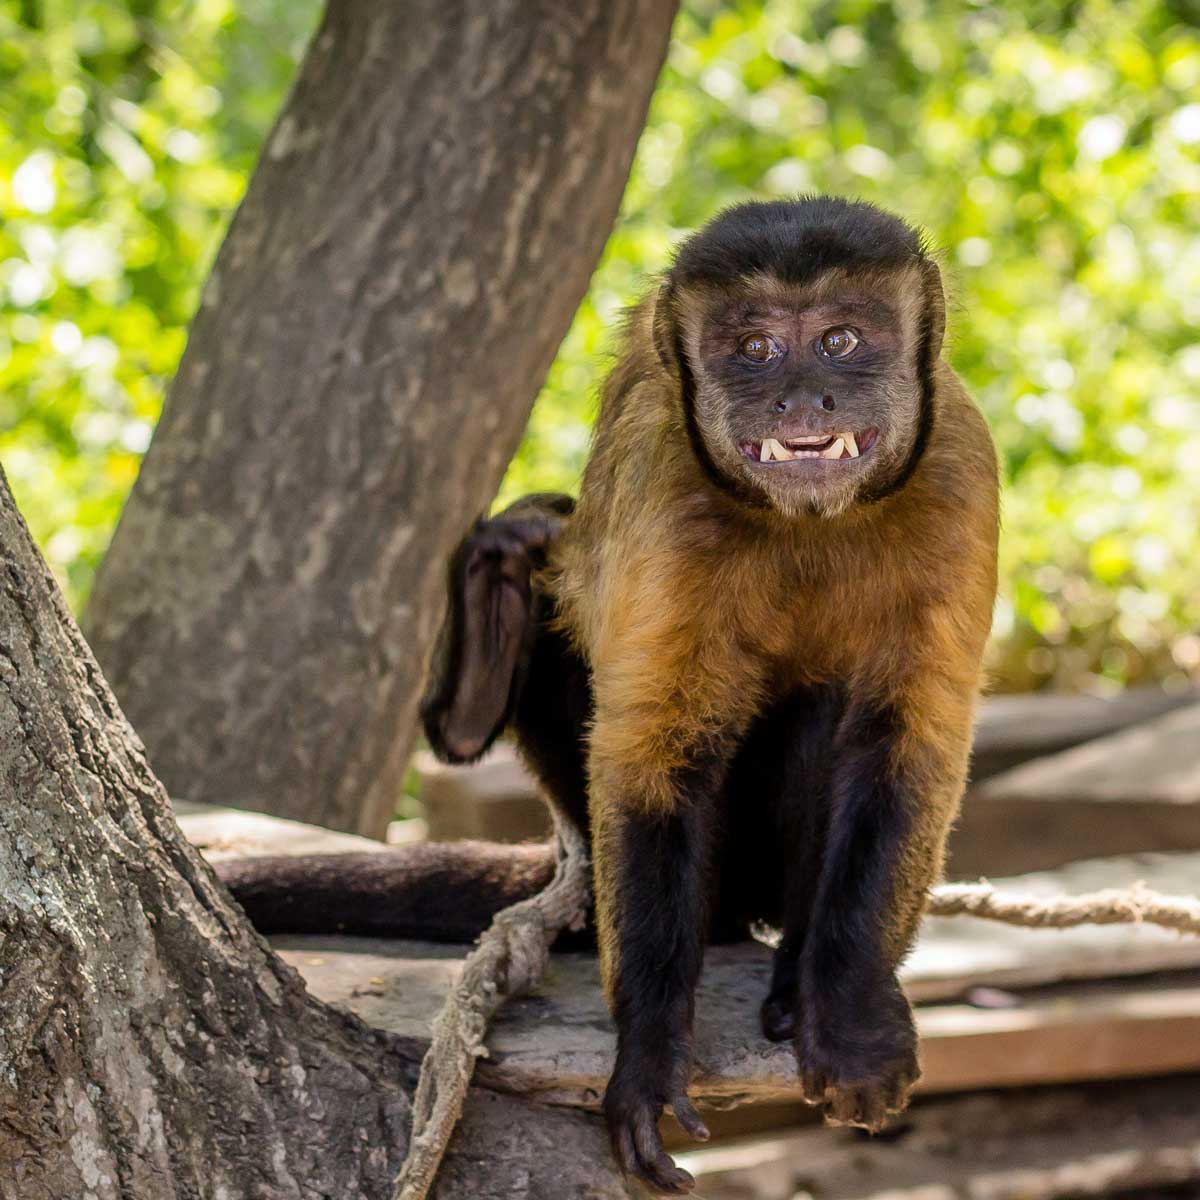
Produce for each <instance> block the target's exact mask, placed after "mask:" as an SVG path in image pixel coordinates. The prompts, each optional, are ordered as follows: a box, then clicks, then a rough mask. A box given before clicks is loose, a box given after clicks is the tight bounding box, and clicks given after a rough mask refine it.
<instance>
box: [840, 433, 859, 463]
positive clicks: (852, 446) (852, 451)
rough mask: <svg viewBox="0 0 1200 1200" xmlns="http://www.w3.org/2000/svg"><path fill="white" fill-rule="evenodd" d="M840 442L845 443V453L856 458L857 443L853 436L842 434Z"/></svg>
mask: <svg viewBox="0 0 1200 1200" xmlns="http://www.w3.org/2000/svg"><path fill="white" fill-rule="evenodd" d="M842 441H843V442H845V443H846V451H847V453H848V454H849V455H850V457H851V458H857V457H858V442H857V441H856V440H855V438H854V434H852V433H843V434H842Z"/></svg>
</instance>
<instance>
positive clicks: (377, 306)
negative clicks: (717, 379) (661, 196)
mask: <svg viewBox="0 0 1200 1200" xmlns="http://www.w3.org/2000/svg"><path fill="white" fill-rule="evenodd" d="M675 7H676V0H572V2H571V3H566V4H564V3H559V2H558V0H545V2H534V0H490V2H489V3H486V4H485V3H478V2H476V3H467V2H466V0H458V2H455V0H408V2H406V3H404V4H380V3H376V2H375V0H333V2H332V3H331V4H330V7H329V10H328V12H327V14H326V17H325V21H324V23H323V25H322V27H321V29H320V31H319V32H318V33H317V35H316V36H315V38H314V40H313V43H312V45H311V47H310V48H309V52H308V55H307V57H306V59H305V62H304V64H303V67H302V68H301V71H300V74H299V78H298V80H297V83H296V86H295V89H294V91H293V93H292V95H291V97H290V99H289V100H288V102H287V105H286V107H285V110H284V112H283V115H282V116H281V118H280V120H279V122H278V124H277V126H276V128H275V130H274V131H273V133H272V134H271V137H270V138H269V140H268V142H267V145H266V149H265V151H264V154H263V157H262V161H261V162H260V164H259V167H258V170H257V172H256V173H255V176H254V178H253V180H252V182H251V185H250V189H249V192H248V194H247V196H246V198H245V200H244V202H243V204H242V206H241V208H240V210H239V211H238V213H237V216H236V218H235V219H234V222H233V225H232V227H231V229H230V232H229V236H228V238H227V239H226V241H225V244H224V246H223V247H222V249H221V253H220V255H219V257H218V259H217V263H216V267H215V269H214V271H213V275H212V278H211V279H210V281H209V284H208V287H207V290H206V292H205V295H204V299H203V302H202V304H201V307H200V310H199V312H198V313H197V316H196V319H195V322H194V324H193V327H192V334H191V339H190V342H189V345H188V348H187V351H186V353H185V354H184V358H183V361H182V363H181V366H180V369H179V374H178V376H177V378H176V380H175V384H174V386H173V388H172V390H171V394H170V398H169V400H168V403H167V405H166V408H165V411H164V413H163V417H162V420H161V422H160V424H159V428H158V431H157V433H156V434H155V437H154V441H153V444H152V445H151V447H150V450H149V453H148V455H147V457H146V461H145V463H144V465H143V467H142V471H141V475H140V477H139V479H138V481H137V485H136V487H135V488H134V491H133V493H132V495H131V496H130V499H129V502H128V504H127V505H126V508H125V512H124V514H123V515H122V518H121V523H120V526H119V528H118V530H117V533H116V536H115V538H114V540H113V544H112V547H111V549H110V550H109V553H108V556H107V559H106V560H105V562H104V564H103V567H102V569H101V571H100V574H99V577H98V579H97V582H96V588H95V592H94V594H93V597H92V601H91V605H90V608H89V610H88V614H87V621H86V627H87V631H88V636H89V640H90V641H91V643H92V645H93V646H94V648H95V651H96V655H97V657H98V659H99V660H100V662H101V664H102V665H103V667H104V669H105V671H106V673H107V674H108V676H109V678H110V679H111V680H112V683H113V687H114V690H115V691H116V693H117V695H118V696H119V697H120V699H121V702H122V704H123V705H124V706H125V708H126V709H127V711H128V712H129V715H130V718H131V719H132V721H133V723H134V725H135V726H136V727H137V729H138V730H139V732H140V733H141V735H142V737H143V738H144V739H145V741H146V745H147V747H148V750H149V755H150V760H151V762H152V763H153V764H154V767H155V770H156V771H158V772H159V773H160V774H161V776H162V777H163V779H164V781H165V782H166V784H167V786H168V788H169V789H170V790H171V792H172V794H173V795H175V796H176V797H177V798H186V799H190V800H204V801H213V802H217V803H221V804H231V805H234V806H237V807H243V808H253V809H262V810H266V811H269V812H273V813H277V814H280V815H284V816H289V817H296V818H300V819H303V820H307V821H314V822H317V823H320V824H323V825H327V826H331V827H334V828H339V829H348V830H353V831H356V832H360V833H366V834H370V835H373V836H381V835H382V834H383V831H384V828H385V826H386V824H387V821H388V819H389V818H390V816H391V814H392V811H393V809H394V806H395V803H396V800H397V798H398V797H399V795H400V792H401V786H402V779H403V773H404V770H405V766H406V764H407V761H408V757H409V753H410V750H411V745H412V726H413V717H414V710H415V704H416V698H417V695H418V692H419V689H420V686H421V681H422V676H423V672H424V668H425V663H426V658H427V653H428V649H429V647H430V644H431V641H432V635H433V633H434V631H435V625H436V622H437V620H438V617H439V614H440V607H441V603H442V600H441V594H440V593H441V586H442V572H443V564H444V561H445V559H446V557H447V555H448V553H449V551H450V549H451V547H452V545H453V543H454V542H455V541H456V539H457V538H458V537H459V536H460V535H461V534H462V532H463V530H464V528H465V526H466V525H467V523H468V522H469V520H470V519H471V518H472V517H473V516H474V515H475V514H476V513H478V512H479V511H481V510H482V509H483V508H484V507H485V506H486V505H487V503H488V502H489V501H490V499H491V497H492V496H493V495H494V493H495V489H496V487H497V486H498V483H499V480H500V478H501V475H502V473H503V471H504V468H505V465H506V464H507V463H508V461H509V458H510V457H511V455H512V453H513V451H514V449H515V448H516V445H517V443H518V440H519V438H520V436H521V432H522V430H523V428H524V425H525V422H526V419H527V417H528V413H529V408H530V406H531V404H532V401H533V398H534V396H535V395H536V393H537V390H538V387H539V386H540V384H541V382H542V379H543V378H544V376H545V373H546V371H547V369H548V367H549V364H550V362H551V360H552V359H553V356H554V353H555V350H556V348H557V346H558V344H559V341H560V340H561V338H562V336H563V334H564V333H565V331H566V329H567V326H568V323H569V321H570V319H571V315H572V314H573V312H574V310H575V308H576V306H577V304H578V302H579V299H580V298H581V296H582V294H583V292H584V289H585V287H586V285H587V281H588V278H589V275H590V273H591V270H592V268H593V266H594V264H595V262H596V259H597V258H598V256H599V254H600V251H601V249H602V247H603V244H604V241H605V238H606V236H607V234H608V231H609V228H610V226H611V223H612V220H613V217H614V215H615V212H616V209H617V205H618V203H619V200H620V196H621V192H622V189H623V186H624V183H625V180H626V176H627V174H628V169H629V164H630V161H631V158H632V154H633V150H634V146H635V144H636V141H637V137H638V133H639V131H640V130H641V127H642V123H643V121H644V118H645V111H646V107H647V104H648V101H649V97H650V94H651V91H652V88H653V84H654V80H655V77H656V75H657V72H658V69H659V66H660V64H661V62H662V59H663V55H664V53H665V49H666V44H667V39H668V35H669V29H670V24H671V18H672V16H673V13H674V10H675Z"/></svg>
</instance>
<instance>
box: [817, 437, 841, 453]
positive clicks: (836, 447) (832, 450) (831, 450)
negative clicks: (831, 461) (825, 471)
mask: <svg viewBox="0 0 1200 1200" xmlns="http://www.w3.org/2000/svg"><path fill="white" fill-rule="evenodd" d="M845 445H846V443H845V442H844V441H843V440H842V439H841V438H838V440H837V441H836V442H834V443H833V445H832V446H830V447H829V449H828V450H822V451H821V457H822V458H841V457H842V450H843V449H844V448H845Z"/></svg>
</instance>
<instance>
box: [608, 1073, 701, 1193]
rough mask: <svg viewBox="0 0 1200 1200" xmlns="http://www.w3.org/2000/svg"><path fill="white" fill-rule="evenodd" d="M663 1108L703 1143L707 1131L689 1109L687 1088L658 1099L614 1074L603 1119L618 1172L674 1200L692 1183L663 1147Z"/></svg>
mask: <svg viewBox="0 0 1200 1200" xmlns="http://www.w3.org/2000/svg"><path fill="white" fill-rule="evenodd" d="M664 1104H669V1105H670V1106H671V1110H672V1112H674V1114H675V1119H676V1120H677V1121H678V1122H679V1123H680V1125H682V1126H683V1128H684V1129H686V1130H687V1132H688V1133H689V1134H691V1136H692V1137H694V1138H696V1140H697V1141H701V1142H706V1141H708V1138H709V1133H708V1128H707V1127H706V1126H705V1124H704V1122H703V1121H702V1120H701V1119H700V1114H699V1113H698V1112H697V1111H696V1110H695V1108H693V1107H692V1102H691V1101H690V1100H689V1099H688V1098H687V1092H686V1090H683V1089H680V1090H679V1091H678V1092H677V1093H676V1094H674V1095H671V1096H669V1097H668V1098H667V1099H666V1100H665V1101H663V1100H660V1099H659V1098H658V1094H657V1092H656V1091H655V1090H654V1089H653V1088H652V1087H650V1086H648V1084H647V1082H646V1081H645V1080H644V1079H643V1080H642V1081H639V1082H636V1083H635V1082H632V1081H630V1082H628V1083H626V1082H623V1081H620V1080H618V1079H617V1078H616V1076H615V1075H614V1077H613V1079H612V1080H611V1081H610V1083H609V1085H608V1090H607V1091H606V1092H605V1094H604V1116H605V1118H606V1120H607V1121H608V1133H609V1137H610V1138H611V1139H612V1147H613V1154H614V1155H615V1156H616V1159H617V1162H618V1164H619V1165H620V1167H621V1170H622V1171H624V1172H625V1174H627V1175H632V1176H634V1177H636V1178H637V1179H640V1180H642V1181H643V1182H644V1183H646V1184H648V1185H649V1186H650V1187H652V1188H654V1189H655V1190H656V1191H659V1192H665V1193H667V1194H668V1195H676V1196H678V1195H683V1194H685V1193H687V1192H690V1191H691V1190H692V1188H693V1187H695V1186H696V1181H695V1179H693V1178H692V1176H691V1175H690V1174H689V1173H688V1172H687V1171H685V1170H684V1169H683V1168H682V1167H677V1166H676V1165H675V1161H674V1159H672V1158H671V1156H670V1155H669V1154H668V1153H667V1152H666V1150H665V1149H664V1148H663V1143H662V1138H661V1137H660V1136H659V1132H658V1119H659V1117H661V1116H662V1112H663V1107H664Z"/></svg>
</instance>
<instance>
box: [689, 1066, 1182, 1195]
mask: <svg viewBox="0 0 1200 1200" xmlns="http://www.w3.org/2000/svg"><path fill="white" fill-rule="evenodd" d="M1198 1107H1200V1079H1197V1078H1195V1077H1191V1076H1189V1077H1183V1078H1174V1079H1156V1080H1142V1081H1140V1082H1139V1083H1138V1085H1137V1086H1136V1087H1129V1086H1128V1085H1126V1084H1117V1085H1112V1084H1109V1085H1092V1086H1090V1087H1054V1088H1046V1089H1039V1090H1038V1091H1036V1092H1021V1093H1019V1094H1017V1095H1014V1094H1012V1093H1009V1094H1004V1093H995V1092H993V1093H990V1094H983V1095H972V1096H969V1097H954V1098H948V1099H937V1100H925V1101H918V1102H917V1103H916V1104H914V1106H913V1107H912V1108H910V1109H909V1111H908V1112H907V1113H906V1114H905V1116H904V1119H903V1121H902V1122H900V1123H899V1124H898V1126H897V1128H896V1129H895V1130H894V1131H893V1132H891V1134H890V1135H889V1136H887V1137H885V1138H864V1137H861V1136H859V1135H856V1134H854V1133H852V1132H850V1131H847V1130H839V1129H821V1128H810V1129H803V1130H799V1131H795V1130H788V1131H787V1132H776V1133H775V1134H774V1136H760V1137H757V1138H755V1139H753V1140H752V1141H751V1140H742V1141H736V1142H733V1143H729V1144H725V1145H714V1146H713V1147H711V1148H704V1149H698V1148H696V1147H694V1146H689V1147H688V1148H687V1150H686V1151H685V1152H684V1153H682V1154H679V1155H678V1161H679V1162H680V1164H681V1165H682V1166H685V1167H686V1168H687V1169H688V1170H689V1171H691V1172H692V1174H693V1175H695V1176H696V1180H697V1191H698V1193H699V1194H701V1195H703V1196H704V1197H705V1200H746V1198H748V1197H750V1196H753V1197H755V1200H793V1198H794V1197H797V1196H820V1197H822V1200H1059V1198H1060V1197H1062V1198H1065V1197H1079V1196H1105V1195H1112V1194H1115V1193H1124V1192H1128V1191H1131V1190H1133V1189H1145V1188H1152V1187H1154V1188H1162V1187H1171V1186H1179V1185H1183V1184H1188V1183H1193V1182H1196V1181H1198V1180H1200V1128H1198V1126H1197V1121H1196V1111H1197V1108H1198ZM1189 1194H1190V1193H1189Z"/></svg>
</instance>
